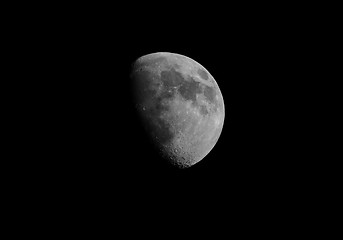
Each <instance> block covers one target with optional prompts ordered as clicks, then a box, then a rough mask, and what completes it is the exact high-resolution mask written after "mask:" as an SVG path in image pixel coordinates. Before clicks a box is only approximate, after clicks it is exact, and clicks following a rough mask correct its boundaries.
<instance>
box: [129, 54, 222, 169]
mask: <svg viewBox="0 0 343 240" xmlns="http://www.w3.org/2000/svg"><path fill="white" fill-rule="evenodd" d="M131 79H132V82H133V86H134V96H135V103H136V107H137V111H138V112H139V116H140V117H141V119H142V121H143V126H144V127H145V128H146V130H147V132H148V133H149V136H150V137H151V139H152V140H153V142H154V143H155V144H156V146H157V147H158V149H159V150H160V153H161V156H163V159H167V160H168V161H169V162H170V163H172V164H174V165H176V166H179V167H180V168H187V167H190V166H192V165H194V164H196V163H198V162H199V161H201V160H202V159H203V158H204V157H205V156H206V155H207V154H208V153H209V152H210V151H211V150H212V149H213V147H214V146H215V144H216V143H217V141H218V139H219V136H220V134H221V132H222V128H223V123H224V100H223V96H222V94H221V92H220V89H219V86H218V84H217V82H216V81H215V80H214V78H213V77H212V75H211V74H210V73H209V72H208V71H207V70H206V69H205V68H204V67H203V66H202V65H200V64H199V63H197V62H196V61H195V60H193V59H191V58H189V57H186V56H183V55H180V54H175V53H167V52H159V53H152V54H148V55H145V56H142V57H140V58H138V59H137V60H136V61H135V63H134V64H133V68H132V71H131Z"/></svg>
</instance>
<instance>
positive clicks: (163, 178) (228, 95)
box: [18, 6, 316, 227]
mask: <svg viewBox="0 0 343 240" xmlns="http://www.w3.org/2000/svg"><path fill="white" fill-rule="evenodd" d="M261 8H262V9H263V7H261ZM67 9H69V8H66V9H64V10H65V12H66V13H64V12H63V13H64V14H63V15H61V14H60V13H58V14H55V15H53V17H51V16H50V12H48V11H47V12H45V14H46V15H47V16H44V17H40V18H37V21H36V22H34V23H31V22H30V23H22V24H23V25H24V27H23V29H25V32H24V33H23V36H22V39H23V38H24V39H26V41H24V45H19V44H18V48H22V49H23V51H27V52H24V53H25V54H24V56H25V58H24V59H23V62H30V63H31V64H32V66H31V65H30V67H28V69H27V74H28V76H30V79H33V80H32V81H30V82H29V83H26V84H27V86H28V88H27V89H32V91H30V92H29V94H30V98H32V99H34V101H33V103H32V102H31V101H28V102H24V103H23V105H24V106H25V107H28V109H29V111H28V112H27V114H26V115H25V118H26V119H29V120H28V121H27V125H28V126H27V127H28V129H29V133H30V134H28V135H27V139H26V140H27V142H30V147H28V150H27V153H30V155H31V156H34V157H33V160H32V161H27V162H25V163H24V164H23V165H21V166H22V169H23V171H26V169H30V171H27V173H26V174H28V175H29V177H28V179H30V180H31V179H35V181H34V183H32V182H31V181H28V183H27V185H28V187H29V188H30V189H31V190H30V191H31V192H30V194H32V193H33V192H35V191H36V192H38V193H40V194H42V195H44V198H45V199H46V200H45V202H50V203H58V204H56V205H54V206H56V211H68V210H70V209H72V210H70V211H72V212H74V211H75V212H76V213H75V214H79V215H80V216H86V215H87V214H92V213H94V214H96V212H97V211H99V212H104V213H111V214H109V216H105V218H106V217H111V216H113V215H120V216H121V217H123V222H124V223H125V222H126V221H127V222H128V223H129V222H130V221H131V220H129V219H126V218H130V217H129V216H131V214H134V215H135V216H136V217H137V214H138V215H139V216H140V217H138V218H139V221H144V216H147V215H150V214H152V213H153V212H154V213H155V212H156V213H157V215H156V216H157V218H158V214H161V215H163V216H171V217H176V218H179V221H182V218H183V215H178V214H180V213H181V212H183V211H187V212H190V213H191V214H192V215H193V217H197V216H199V218H200V217H201V216H202V215H203V214H209V215H212V214H213V216H214V215H215V214H217V213H218V214H219V215H222V217H225V216H231V218H230V224H233V226H235V225H237V226H240V227H242V225H241V223H243V224H246V221H247V219H246V216H249V217H248V219H250V220H248V221H253V222H258V221H260V220H261V219H262V218H263V217H265V216H266V215H268V217H269V218H270V219H273V218H274V217H276V216H280V214H281V215H282V214H286V212H292V211H294V208H293V207H294V206H295V205H297V206H302V207H304V208H305V209H306V206H308V205H307V202H306V198H302V196H304V195H305V194H306V192H307V191H310V190H311V189H312V187H313V178H311V177H310V176H311V174H312V173H311V169H312V166H313V164H314V162H313V161H312V162H311V164H309V163H310V160H308V159H306V156H307V153H306V151H303V149H304V147H305V146H306V144H307V142H306V140H305V136H306V137H308V135H307V134H308V131H307V129H306V128H307V126H308V125H307V124H308V122H306V120H304V119H303V118H302V117H301V116H302V114H304V112H306V111H307V109H308V105H309V104H308V101H307V99H306V98H305V97H302V96H304V93H306V92H307V91H310V89H309V87H308V86H309V85H307V82H306V80H305V79H306V74H307V71H308V69H309V66H308V65H309V62H308V59H309V58H311V57H312V56H315V54H316V53H315V52H313V51H311V49H312V38H309V37H308V35H307V34H308V32H309V31H310V30H311V29H310V26H309V24H308V22H307V19H301V14H298V13H296V12H295V13H293V15H292V16H290V15H289V12H287V11H286V12H282V11H281V10H280V9H278V10H275V11H267V10H265V11H264V12H261V11H256V10H255V8H254V6H250V7H247V6H244V7H241V8H238V9H237V8H224V7H223V9H222V11H219V12H218V11H212V13H213V14H212V15H211V16H209V15H207V17H206V18H205V17H203V16H202V15H201V14H199V15H198V14H189V12H187V11H185V12H184V11H181V13H180V12H173V13H172V14H171V13H166V12H154V13H145V12H144V13H141V14H138V13H134V12H132V11H127V12H126V13H127V14H122V15H121V14H119V12H121V11H120V10H117V11H115V12H110V13H103V12H102V11H100V12H97V11H95V10H94V11H81V10H80V9H78V10H75V9H74V10H71V12H70V13H68V10H67ZM137 9H139V7H137ZM208 11H209V12H211V10H210V9H208ZM76 13H77V14H76ZM49 17H50V18H51V19H50V20H49V21H45V19H47V18H49ZM42 20H44V21H42ZM25 24H26V26H25ZM19 43H21V44H22V41H19ZM154 52H172V53H178V54H182V55H185V56H187V57H190V58H192V59H194V60H196V61H197V62H199V63H200V64H202V65H203V66H204V67H205V68H206V69H207V70H208V71H209V72H210V73H211V74H212V75H213V77H214V78H215V80H216V81H217V83H218V85H219V87H220V90H221V92H222V95H223V98H224V104H225V122H224V127H223V131H222V133H221V136H220V138H219V140H218V142H217V144H216V145H215V146H214V148H213V149H212V151H211V152H210V153H209V154H208V155H207V156H206V157H205V158H204V159H203V160H202V161H200V162H199V163H197V164H196V165H194V166H193V167H191V168H189V169H177V168H175V167H172V166H170V165H168V164H165V163H164V162H163V160H162V159H160V157H159V156H158V155H157V154H156V152H155V151H154V150H153V149H152V147H151V145H150V143H149V141H148V140H147V138H146V136H145V135H144V133H143V129H142V126H141V125H140V123H139V121H138V119H137V115H136V112H135V110H134V108H133V102H132V97H131V92H130V79H129V74H130V70H131V64H132V63H133V62H134V61H135V60H136V59H137V58H139V57H141V56H143V55H145V54H149V53H154ZM25 86H26V85H25V84H24V90H25ZM304 86H306V87H304ZM303 98H305V99H303ZM300 100H304V101H300ZM31 123H32V125H31ZM29 136H34V137H29ZM23 141H24V142H25V139H23ZM31 144H32V146H31ZM42 204H43V203H42ZM64 206H65V208H64ZM87 206H92V207H91V208H90V209H88V207H87ZM94 206H96V209H98V210H96V209H95V207H94ZM85 208H87V209H88V211H89V212H87V211H85V210H84V209H85ZM65 209H68V210H65ZM121 212H124V213H121ZM105 215H106V214H105ZM232 216H233V217H232ZM185 221H186V220H185ZM206 221H211V218H207V219H206Z"/></svg>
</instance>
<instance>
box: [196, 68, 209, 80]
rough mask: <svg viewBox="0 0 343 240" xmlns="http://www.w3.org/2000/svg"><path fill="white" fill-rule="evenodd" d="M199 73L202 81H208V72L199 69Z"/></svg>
mask: <svg viewBox="0 0 343 240" xmlns="http://www.w3.org/2000/svg"><path fill="white" fill-rule="evenodd" d="M197 72H198V74H199V76H200V77H201V78H202V79H204V80H207V79H208V75H207V72H206V71H205V70H203V69H201V68H199V69H198V71H197Z"/></svg>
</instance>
